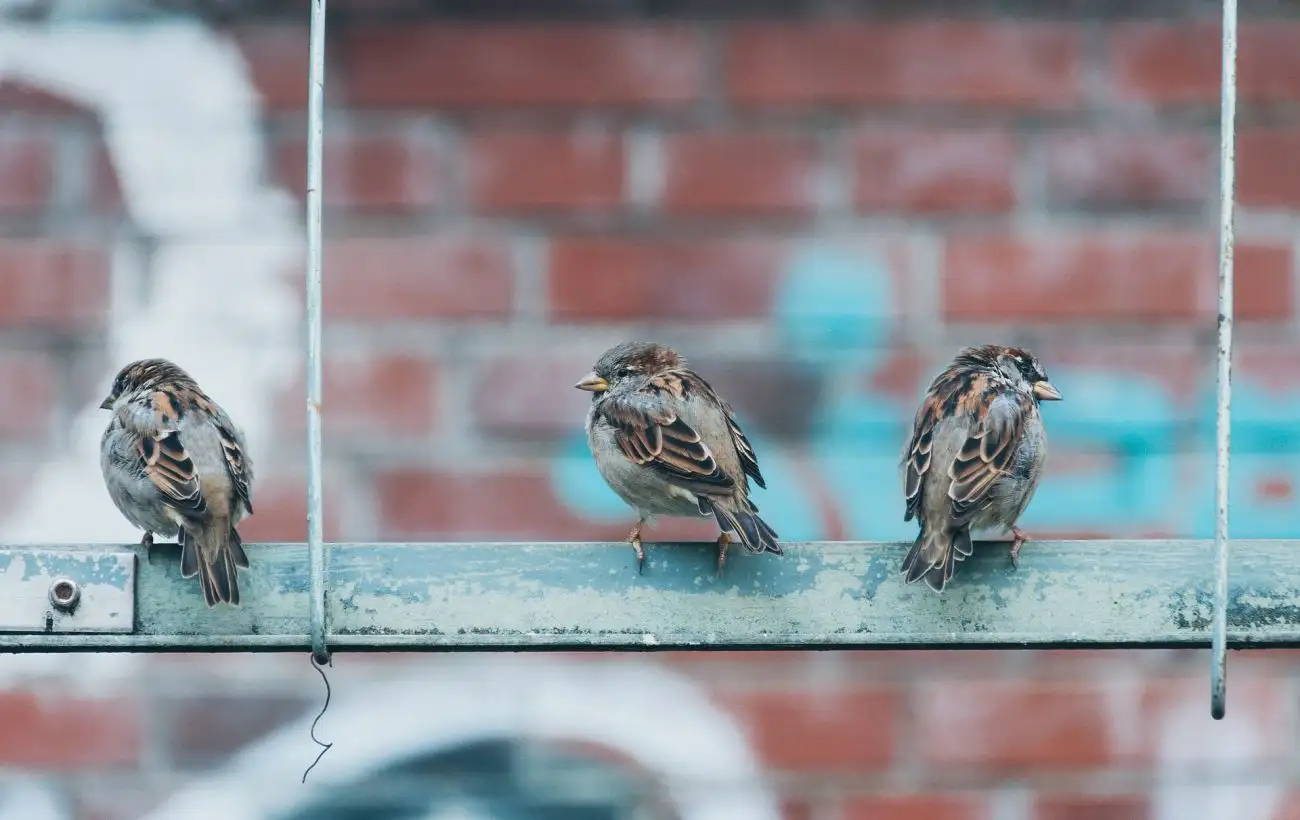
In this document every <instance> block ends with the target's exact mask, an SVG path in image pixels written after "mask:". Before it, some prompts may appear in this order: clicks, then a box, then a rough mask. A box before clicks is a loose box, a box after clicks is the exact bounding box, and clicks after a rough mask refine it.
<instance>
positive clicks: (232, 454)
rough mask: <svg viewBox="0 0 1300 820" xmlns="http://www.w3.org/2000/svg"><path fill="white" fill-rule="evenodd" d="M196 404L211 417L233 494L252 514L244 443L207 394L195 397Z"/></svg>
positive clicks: (227, 417)
mask: <svg viewBox="0 0 1300 820" xmlns="http://www.w3.org/2000/svg"><path fill="white" fill-rule="evenodd" d="M196 404H197V405H198V407H199V409H200V410H202V411H203V412H205V413H206V414H207V416H208V418H210V419H212V426H213V427H215V428H216V430H217V438H218V439H219V440H220V441H221V453H222V455H223V456H225V460H226V472H227V473H228V474H229V475H230V484H231V487H233V488H234V490H235V494H236V495H238V496H239V500H240V501H242V502H243V503H244V509H246V510H247V511H248V514H249V515H252V514H253V500H252V493H251V490H250V488H249V478H250V476H249V472H250V471H249V469H248V460H247V459H246V458H245V457H244V445H243V442H242V441H241V440H240V438H239V436H238V435H236V433H235V425H234V423H233V422H232V421H231V420H230V417H229V416H227V415H226V413H225V412H224V411H223V410H222V409H221V408H220V407H218V406H217V405H216V403H215V402H213V401H212V400H211V399H209V398H208V397H207V396H199V397H197V400H196Z"/></svg>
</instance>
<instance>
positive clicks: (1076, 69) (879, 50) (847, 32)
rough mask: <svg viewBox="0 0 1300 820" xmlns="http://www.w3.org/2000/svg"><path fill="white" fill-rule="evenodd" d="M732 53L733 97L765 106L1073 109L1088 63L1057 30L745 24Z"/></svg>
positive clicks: (1075, 36) (1075, 37)
mask: <svg viewBox="0 0 1300 820" xmlns="http://www.w3.org/2000/svg"><path fill="white" fill-rule="evenodd" d="M726 48H727V52H726V54H727V61H726V82H727V89H728V91H729V92H730V94H731V95H732V96H733V97H735V98H736V100H738V101H739V102H741V103H752V104H760V105H852V104H861V103H890V104H898V105H930V104H947V103H955V104H974V105H1008V106H1035V107H1038V106H1061V105H1070V104H1072V103H1074V102H1076V101H1077V100H1078V99H1079V94H1080V76H1081V65H1082V59H1083V57H1082V47H1081V40H1080V32H1079V31H1078V30H1077V29H1075V28H1073V27H1071V26H1067V25H1057V24H1050V23H978V22H920V23H902V24H893V25H888V24H882V25H869V24H846V23H822V24H811V25H798V24H791V23H779V24H755V25H742V26H737V27H736V28H735V29H734V31H733V32H732V33H731V35H730V37H729V38H728V39H727V41H726Z"/></svg>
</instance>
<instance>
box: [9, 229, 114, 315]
mask: <svg viewBox="0 0 1300 820" xmlns="http://www.w3.org/2000/svg"><path fill="white" fill-rule="evenodd" d="M108 289H109V258H108V249H107V248H104V247H97V246H94V245H87V244H74V243H70V242H58V241H54V240H43V239H32V240H21V239H0V326H4V327H44V326H53V327H56V328H61V329H72V328H77V327H82V326H93V325H99V324H102V322H103V319H104V314H105V312H106V311H107V309H108Z"/></svg>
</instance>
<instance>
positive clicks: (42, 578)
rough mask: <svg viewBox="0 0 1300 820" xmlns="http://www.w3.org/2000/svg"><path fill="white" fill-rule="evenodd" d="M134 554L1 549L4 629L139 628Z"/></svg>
mask: <svg viewBox="0 0 1300 820" xmlns="http://www.w3.org/2000/svg"><path fill="white" fill-rule="evenodd" d="M135 560H136V556H135V553H133V552H122V551H120V550H103V549H69V548H56V547H49V548H46V547H38V548H35V549H0V632H32V633H41V634H44V633H56V632H65V633H75V632H82V633H96V632H132V631H134V629H135Z"/></svg>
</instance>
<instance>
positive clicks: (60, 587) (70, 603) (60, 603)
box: [50, 578, 81, 614]
mask: <svg viewBox="0 0 1300 820" xmlns="http://www.w3.org/2000/svg"><path fill="white" fill-rule="evenodd" d="M80 601H81V587H79V586H77V582H76V581H74V580H72V579H71V578H59V579H58V580H56V581H55V582H54V583H53V584H50V603H51V604H54V608H55V609H57V610H59V611H60V612H67V613H69V614H71V612H72V611H73V610H74V609H76V608H77V604H78V603H79V602H80Z"/></svg>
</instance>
